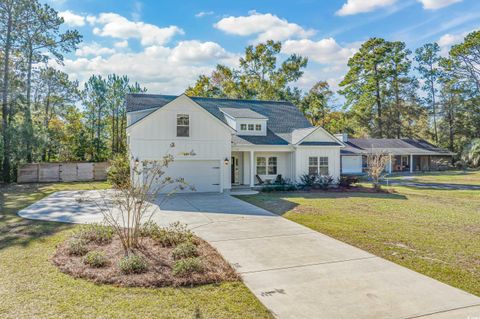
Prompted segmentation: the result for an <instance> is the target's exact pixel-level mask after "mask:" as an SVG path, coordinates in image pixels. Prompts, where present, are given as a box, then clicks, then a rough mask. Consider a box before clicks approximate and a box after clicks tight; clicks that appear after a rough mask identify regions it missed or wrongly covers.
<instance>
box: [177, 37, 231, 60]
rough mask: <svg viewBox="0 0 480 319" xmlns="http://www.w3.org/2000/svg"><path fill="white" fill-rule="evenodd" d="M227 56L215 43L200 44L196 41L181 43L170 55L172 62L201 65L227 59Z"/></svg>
mask: <svg viewBox="0 0 480 319" xmlns="http://www.w3.org/2000/svg"><path fill="white" fill-rule="evenodd" d="M228 57H229V55H228V54H227V51H225V49H224V48H222V47H221V46H220V45H219V44H217V43H215V42H200V41H196V40H192V41H182V42H180V43H179V44H178V45H177V46H176V47H175V48H174V49H173V50H172V54H171V60H172V61H176V62H178V61H190V62H192V63H201V62H205V61H209V60H212V59H223V58H228Z"/></svg>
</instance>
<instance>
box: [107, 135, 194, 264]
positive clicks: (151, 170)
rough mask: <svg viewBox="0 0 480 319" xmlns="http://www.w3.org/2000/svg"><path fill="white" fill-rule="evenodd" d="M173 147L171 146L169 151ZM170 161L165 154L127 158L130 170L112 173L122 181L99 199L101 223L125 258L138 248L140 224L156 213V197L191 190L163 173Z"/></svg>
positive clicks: (168, 156) (180, 181)
mask: <svg viewBox="0 0 480 319" xmlns="http://www.w3.org/2000/svg"><path fill="white" fill-rule="evenodd" d="M174 146H175V145H174V144H173V143H172V144H171V145H170V149H172V148H173V147H174ZM173 161H174V157H173V155H172V154H170V153H169V152H167V154H166V155H164V156H163V158H162V159H161V160H139V159H138V158H133V157H132V159H131V162H130V171H128V170H125V169H118V170H116V173H117V174H123V175H128V176H117V177H116V179H117V180H121V181H125V182H124V183H116V184H114V186H113V191H112V192H111V196H105V197H104V196H100V198H101V200H100V201H101V202H100V203H99V205H98V206H99V208H100V210H101V212H102V214H103V217H104V220H105V223H106V224H107V225H109V226H111V227H112V228H113V229H114V231H115V233H116V234H117V235H118V237H119V239H120V241H121V243H122V247H123V250H124V252H125V255H126V256H128V255H130V254H132V253H133V252H134V250H135V249H136V248H137V247H138V246H139V241H140V231H141V227H142V225H143V224H145V223H148V222H150V221H151V219H152V217H153V215H154V214H155V213H156V212H157V210H159V206H160V205H161V202H160V203H157V204H158V205H154V204H153V203H155V202H156V201H157V198H158V195H159V194H160V193H163V191H166V194H167V195H166V196H164V197H162V201H164V200H165V199H166V198H167V197H168V196H169V195H171V194H173V193H175V192H176V191H179V190H184V189H187V188H189V189H190V190H192V191H194V190H195V188H194V186H192V185H188V183H187V182H186V181H185V180H184V179H183V178H171V177H169V176H167V175H166V170H167V168H168V167H169V166H170V164H171V163H172V162H173Z"/></svg>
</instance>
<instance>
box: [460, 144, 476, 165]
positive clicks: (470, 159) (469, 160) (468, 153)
mask: <svg viewBox="0 0 480 319" xmlns="http://www.w3.org/2000/svg"><path fill="white" fill-rule="evenodd" d="M462 160H463V161H464V162H465V163H466V164H467V165H468V166H470V167H479V166H480V138H476V139H473V140H472V141H471V142H470V143H469V144H467V145H466V146H465V148H464V149H463V152H462Z"/></svg>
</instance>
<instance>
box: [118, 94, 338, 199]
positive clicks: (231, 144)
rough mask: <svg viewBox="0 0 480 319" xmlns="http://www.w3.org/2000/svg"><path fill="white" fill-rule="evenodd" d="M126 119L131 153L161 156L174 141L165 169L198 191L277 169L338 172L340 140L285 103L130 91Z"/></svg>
mask: <svg viewBox="0 0 480 319" xmlns="http://www.w3.org/2000/svg"><path fill="white" fill-rule="evenodd" d="M127 126H128V127H127V139H128V144H129V147H130V152H131V154H132V156H133V157H134V158H136V159H139V160H156V159H161V158H162V157H163V156H164V155H165V154H166V152H167V151H168V150H169V145H170V144H171V143H172V142H173V143H174V144H175V148H174V149H173V153H172V155H173V156H174V158H175V161H174V162H173V163H172V164H171V166H170V167H169V168H168V170H167V172H166V174H167V175H168V176H171V177H183V178H184V179H185V180H186V181H187V182H188V183H190V184H193V185H194V186H195V188H196V189H197V191H200V192H223V191H224V190H229V189H231V188H232V186H235V185H247V186H249V187H253V186H254V185H257V184H259V183H262V182H263V183H265V182H268V181H272V182H273V181H275V180H276V179H277V178H278V176H279V175H281V177H282V178H284V179H290V180H292V181H299V177H300V176H301V175H303V174H321V175H331V176H333V177H334V178H335V179H336V180H338V179H339V177H340V149H341V148H342V147H344V146H345V145H344V144H343V143H342V142H341V141H340V140H338V139H337V138H336V137H335V136H333V135H331V134H330V133H328V132H327V131H325V130H324V129H323V128H321V127H312V126H311V124H310V123H309V122H308V120H307V119H306V118H305V117H304V115H303V114H302V112H301V111H300V110H299V109H298V108H297V107H295V105H293V104H291V103H289V102H273V101H254V100H234V99H213V98H199V97H188V96H186V95H184V94H183V95H180V96H170V95H153V94H130V95H128V96H127Z"/></svg>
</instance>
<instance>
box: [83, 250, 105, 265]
mask: <svg viewBox="0 0 480 319" xmlns="http://www.w3.org/2000/svg"><path fill="white" fill-rule="evenodd" d="M83 262H84V263H85V264H87V265H89V266H91V267H94V268H101V267H104V266H106V265H107V264H108V259H107V256H105V253H103V252H101V251H91V252H89V253H88V254H87V255H86V256H85V257H84V258H83Z"/></svg>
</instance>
